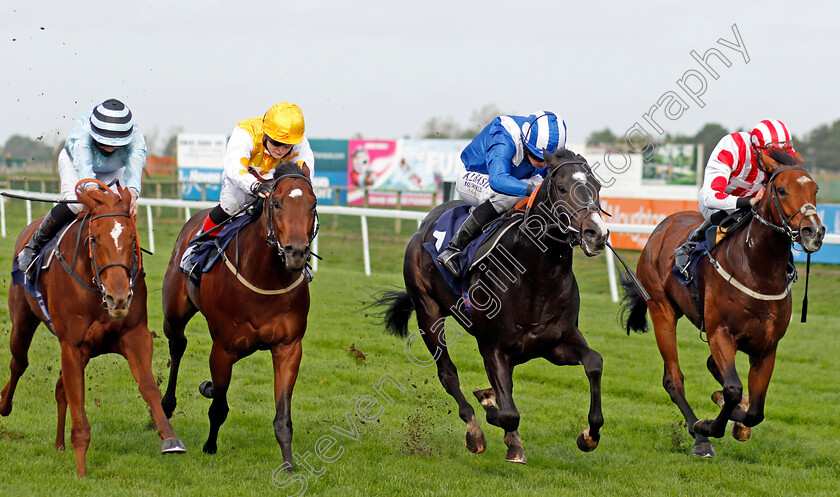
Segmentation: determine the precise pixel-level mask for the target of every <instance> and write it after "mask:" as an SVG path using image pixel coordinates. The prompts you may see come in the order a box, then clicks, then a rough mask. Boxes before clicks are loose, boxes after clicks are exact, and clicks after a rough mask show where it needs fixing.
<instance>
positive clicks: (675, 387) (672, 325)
mask: <svg viewBox="0 0 840 497" xmlns="http://www.w3.org/2000/svg"><path fill="white" fill-rule="evenodd" d="M648 309H649V311H650V317H651V321H653V329H654V332H655V333H656V345H657V347H659V354H660V355H661V356H662V362H663V364H664V372H663V374H662V386H663V388H665V391H666V392H668V396H669V397H670V398H671V402H673V403H674V404H675V405H676V406H677V408H678V409H679V410H680V413H682V415H683V418H685V422H686V424H687V425H688V432H689V434H690V435H691V436H692V437H694V447H693V448H692V452H691V453H692V454H693V455H695V456H697V457H714V456H715V449H714V447H712V442H711V441H709V438H708V437H707V436H706V435H703V434H701V433H697V432H696V431H694V424H695V423H697V415H696V414H694V410H693V409H691V406H690V405H689V403H688V400H686V398H685V384H684V376H683V373H682V370H681V369H680V363H679V354H678V352H677V320H676V317H675V315H674V311H673V309H672V308H670V307H663V306H661V305H660V304H659V303H658V302H657V303H653V304H651V303H650V302H649V303H648Z"/></svg>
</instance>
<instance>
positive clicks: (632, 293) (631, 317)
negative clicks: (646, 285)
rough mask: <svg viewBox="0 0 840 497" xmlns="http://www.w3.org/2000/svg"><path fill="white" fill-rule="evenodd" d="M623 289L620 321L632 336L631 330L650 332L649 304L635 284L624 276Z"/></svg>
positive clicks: (622, 277)
mask: <svg viewBox="0 0 840 497" xmlns="http://www.w3.org/2000/svg"><path fill="white" fill-rule="evenodd" d="M619 278H620V280H621V287H622V288H624V298H623V299H622V300H621V311H620V312H619V320H620V322H621V323H622V325H623V326H624V329H626V330H627V334H628V335H629V334H630V330H633V331H637V332H639V333H646V332H647V331H648V324H647V302H645V299H644V297H642V295H641V294H640V293H639V289H638V288H636V285H635V283H634V282H633V280H631V279H630V278H629V277H627V276H625V275H624V274H620V275H619Z"/></svg>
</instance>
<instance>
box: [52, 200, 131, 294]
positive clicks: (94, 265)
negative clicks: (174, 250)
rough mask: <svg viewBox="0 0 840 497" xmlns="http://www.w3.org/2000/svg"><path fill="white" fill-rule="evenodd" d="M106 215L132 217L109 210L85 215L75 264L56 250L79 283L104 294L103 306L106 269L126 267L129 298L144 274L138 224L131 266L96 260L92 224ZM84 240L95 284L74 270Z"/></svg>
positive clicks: (92, 291)
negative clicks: (85, 229) (85, 232)
mask: <svg viewBox="0 0 840 497" xmlns="http://www.w3.org/2000/svg"><path fill="white" fill-rule="evenodd" d="M105 217H127V218H129V219H130V218H131V215H130V214H129V213H127V212H109V213H107V214H99V215H96V216H91V215H90V214H88V215H86V216H85V217H84V219H82V226H80V227H79V230H78V232H77V233H76V248H75V249H74V251H73V264H68V263H67V261H66V260H65V259H64V257H63V256H62V255H61V252H60V251H59V250H58V247H56V250H55V258H56V259H57V260H58V262H59V263H60V264H61V266H62V267H63V268H64V270H65V271H67V274H69V275H70V276H71V277H72V278H73V279H74V280H76V282H77V283H79V284H80V285H81V286H82V288H84V289H85V290H87V291H89V292H91V293H93V294H95V295H101V296H102V305H103V307H104V306H106V302H105V294H106V292H107V290H106V289H105V285H104V284H103V283H102V273H103V272H105V270H106V269H109V268H112V267H121V268H124V269H125V270H126V272H127V273H128V281H129V284H128V286H129V298H130V297H131V296H133V295H134V285H135V284H137V281H138V277H137V276H138V275H140V276H142V275H143V274H144V273H143V262H142V256H141V255H140V245H139V244H138V243H137V235H136V232H137V228H136V226H135V237H134V241H133V242H132V245H133V247H134V253H135V257H134V259H133V262H132V264H131V267H129V266H127V265H125V264H123V263H122V262H110V263H108V264H105V265H103V266H100V265H99V262H98V261H97V260H96V251H95V250H94V247H95V246H96V237H95V236H93V234H92V233H91V225H92V224H93V221H96V220H97V219H102V218H105ZM85 222H87V223H88V230H87V231H88V234H87V236H86V237H85V238H84V240H83V239H82V231H83V229H84V223H85ZM84 242H87V244H88V256H89V258H90V267H91V272H92V273H93V278H92V279H91V281H92V283H93V286H90V285H88V284H87V283H86V282H85V281H84V280H82V278H80V277H79V275H78V274H76V273H75V272H74V271H73V267H74V266H75V265H76V261H77V260H78V257H79V253H80V248H81V246H82V243H84Z"/></svg>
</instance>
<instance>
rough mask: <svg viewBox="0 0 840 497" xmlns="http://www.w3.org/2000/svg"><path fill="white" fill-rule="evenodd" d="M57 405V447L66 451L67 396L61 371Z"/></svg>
mask: <svg viewBox="0 0 840 497" xmlns="http://www.w3.org/2000/svg"><path fill="white" fill-rule="evenodd" d="M55 405H56V407H57V409H58V422H57V423H56V430H55V449H56V450H58V451H60V452H64V449H65V446H64V428H65V426H66V423H67V396H66V395H65V394H64V380H63V379H62V378H61V373H60V372H59V374H58V381H56V382H55Z"/></svg>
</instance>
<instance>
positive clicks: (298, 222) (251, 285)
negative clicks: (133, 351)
mask: <svg viewBox="0 0 840 497" xmlns="http://www.w3.org/2000/svg"><path fill="white" fill-rule="evenodd" d="M272 181H273V185H272V187H273V189H272V191H271V194H270V195H269V196H267V197H265V198H264V199H260V201H259V202H257V204H256V205H258V206H260V207H261V208H262V212H261V214H260V218H259V219H257V220H255V221H253V222H251V223H249V224H246V225H245V226H243V227H242V229H241V230H240V231H239V232H238V234H237V235H236V237H235V239H234V241H232V242H231V243H230V245H229V246H228V247H227V248H226V249H225V251H224V254H223V256H222V259H223V260H220V261H218V262H217V263H216V264H215V265H214V266H213V267H212V268H211V269H210V271H208V272H206V273H204V274H203V275H202V277H201V282H200V284H199V285H196V284H195V283H194V282H193V281H192V279H191V278H190V277H189V276H188V275H187V274H185V273H183V272H182V271H181V269H180V262H181V257H182V256H183V253H184V251H185V250H186V248H187V246H188V244H189V242H190V240H192V239H193V237H194V236H195V234H196V233H197V232H198V231H199V229H200V228H201V225H202V223H203V222H204V219H205V217H206V216H207V212H208V210H203V211H201V212H199V213H197V214H196V215H194V216H193V217H192V218H191V219H190V220H189V221H187V223H186V224H185V225H184V227H183V228H182V229H181V233H180V234H179V235H178V239H177V241H176V242H175V248H174V250H173V251H172V258H171V259H170V261H169V267H168V268H167V270H166V275H165V276H164V280H163V316H164V321H163V329H164V332H165V334H166V337H167V338H168V339H169V354H170V357H171V365H170V374H169V383H168V386H167V389H166V393H165V394H164V396H163V401H162V403H163V408H164V410H165V412H166V414H167V416H172V413H173V412H174V410H175V406H176V398H175V389H176V384H177V380H178V368H179V367H180V363H181V358H182V356H183V355H184V350H185V349H186V346H187V338H186V336H185V334H184V328H185V327H186V325H187V323H188V322H189V320H190V319H191V318H192V316H193V315H195V313H196V312H199V311H200V312H201V313H202V314H203V315H204V317H205V318H206V320H207V327H208V329H209V331H210V336H211V337H212V338H213V345H212V348H211V350H210V374H211V377H212V382H204V383H202V384H201V386H200V388H199V391H200V393H201V394H202V395H204V396H205V397H208V398H211V399H213V402H212V403H211V404H210V409H209V411H208V416H209V418H210V434H209V435H208V437H207V441H206V442H205V443H204V452H205V453H208V454H215V453H216V449H217V445H216V441H217V436H218V433H219V427H220V426H221V425H222V423H224V421H225V418H227V413H228V410H229V408H228V404H227V390H228V386H229V385H230V380H231V372H232V369H233V364H234V363H236V362H237V361H238V360H240V359H242V358H244V357H247V356H249V355H251V354H252V353H254V352H255V351H257V350H270V351H271V357H272V360H273V363H274V402H275V406H276V415H275V417H274V435H275V437H276V438H277V441H278V443H279V444H280V448H281V451H282V453H283V461H284V466H285V469H286V470H287V471H291V470H292V467H293V462H292V418H291V400H292V389H293V388H294V386H295V380H296V379H297V375H298V368H299V366H300V360H301V354H302V346H301V340H302V339H303V335H304V333H305V332H306V320H307V316H308V314H309V286H308V282H307V280H306V278H305V277H304V274H303V269H304V267H305V265H306V261H307V259H308V257H309V255H310V244H311V242H312V240H313V238H314V237H315V234H316V232H317V231H316V230H317V214H316V211H315V208H316V198H315V193H314V192H313V190H312V184H311V183H310V181H309V179H308V178H307V177H306V175H305V174H304V172H303V171H302V170H301V169H300V168H299V167H297V166H296V165H294V164H291V163H288V162H282V163H280V164H278V166H277V167H276V168H275V170H274V179H273V180H272ZM246 215H247V214H246Z"/></svg>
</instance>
